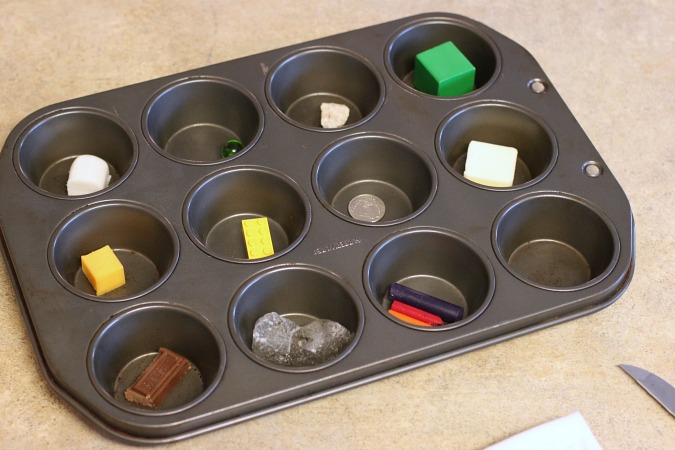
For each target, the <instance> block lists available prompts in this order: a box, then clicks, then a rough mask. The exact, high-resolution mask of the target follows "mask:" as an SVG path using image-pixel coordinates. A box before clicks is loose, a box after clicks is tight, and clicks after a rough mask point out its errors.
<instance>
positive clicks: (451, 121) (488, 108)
mask: <svg viewBox="0 0 675 450" xmlns="http://www.w3.org/2000/svg"><path fill="white" fill-rule="evenodd" d="M471 141H481V142H486V143H489V144H496V145H502V146H506V147H514V148H515V149H516V150H518V157H517V160H516V167H515V173H514V179H513V187H514V188H518V187H525V186H530V185H532V184H534V183H536V182H537V181H539V180H541V179H542V178H544V177H545V176H546V175H547V174H548V173H549V172H550V171H551V169H553V166H554V165H555V162H556V160H557V158H558V146H557V143H556V139H555V136H554V135H553V132H552V131H551V130H550V129H549V127H548V126H547V125H546V124H545V123H544V122H543V121H542V120H540V119H539V118H537V117H536V116H535V115H534V113H531V112H529V111H527V110H525V109H523V108H521V107H517V106H514V105H505V104H497V103H476V104H473V105H469V106H466V107H462V108H460V109H458V110H456V111H454V112H452V113H451V114H450V115H449V116H448V118H446V119H445V120H444V121H443V122H442V123H441V125H440V127H439V130H438V133H437V136H436V150H437V152H438V156H439V158H440V159H441V162H442V163H443V165H444V166H445V167H446V168H447V169H448V170H449V171H450V173H452V174H453V175H455V176H457V177H458V178H459V179H461V180H463V181H465V182H467V183H469V184H473V185H475V186H479V187H482V188H486V189H510V188H509V187H506V188H494V187H488V186H485V185H483V184H479V183H475V182H473V181H470V180H468V179H467V178H464V175H463V174H464V167H465V164H466V156H467V150H468V147H469V143H470V142H471Z"/></svg>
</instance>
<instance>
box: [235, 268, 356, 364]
mask: <svg viewBox="0 0 675 450" xmlns="http://www.w3.org/2000/svg"><path fill="white" fill-rule="evenodd" d="M270 312H276V313H277V314H279V315H280V316H282V317H286V318H288V319H291V320H293V321H294V322H295V323H297V324H298V325H300V326H303V325H306V324H307V323H309V322H311V321H313V320H316V319H327V320H331V321H333V322H337V323H339V324H340V325H342V326H343V327H345V328H346V329H347V330H349V331H350V332H351V334H352V338H351V342H350V343H349V344H348V345H347V347H346V348H345V349H344V350H343V351H342V352H341V353H340V354H339V355H338V356H336V357H335V358H334V359H332V360H330V361H326V362H325V363H323V364H318V365H315V366H300V367H292V366H283V365H279V364H275V363H272V362H269V361H266V360H265V359H263V358H261V357H259V356H257V355H256V354H255V353H253V350H252V339H253V329H254V327H255V323H256V321H257V320H258V319H259V318H260V317H261V316H263V315H265V314H267V313H270ZM363 327H364V318H363V307H362V305H361V302H360V300H359V299H358V297H357V295H356V293H355V292H354V291H353V289H352V288H351V287H350V286H349V285H348V284H347V283H345V281H343V280H342V279H341V278H340V277H339V276H338V275H336V274H334V273H331V272H329V271H328V270H326V269H323V268H321V267H315V266H309V265H287V266H277V267H272V268H270V269H268V270H266V271H264V272H261V273H259V274H257V275H255V276H254V277H253V278H251V279H250V280H248V281H247V282H246V283H244V285H243V286H242V287H241V288H240V289H239V290H238V291H237V293H236V294H235V296H234V298H233V299H232V306H231V308H230V314H229V328H230V331H231V332H232V336H233V337H234V339H235V342H236V343H237V346H238V347H239V348H240V349H241V350H242V351H243V352H244V353H245V354H246V355H247V356H248V357H249V358H251V359H253V360H254V361H256V362H257V363H259V364H261V365H263V366H265V367H268V368H270V369H273V370H278V371H281V372H290V373H302V372H314V371H318V370H321V369H325V368H326V367H328V366H331V365H333V364H335V363H337V362H338V361H340V360H341V359H342V358H345V357H346V356H347V355H348V354H349V353H350V352H351V351H352V349H353V348H354V347H355V346H356V345H357V343H358V341H359V338H360V336H361V333H362V331H363Z"/></svg>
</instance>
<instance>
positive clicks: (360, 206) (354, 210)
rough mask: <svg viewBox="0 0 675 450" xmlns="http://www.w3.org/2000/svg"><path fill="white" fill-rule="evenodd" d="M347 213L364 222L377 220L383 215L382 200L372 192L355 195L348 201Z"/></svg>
mask: <svg viewBox="0 0 675 450" xmlns="http://www.w3.org/2000/svg"><path fill="white" fill-rule="evenodd" d="M348 209H349V215H350V216H352V217H353V218H355V219H357V220H363V221H365V222H377V221H378V220H380V219H381V218H382V217H384V211H385V207H384V202H383V201H382V199H380V197H377V196H375V195H372V194H361V195H357V196H356V197H354V198H353V199H351V200H350V202H349V206H348Z"/></svg>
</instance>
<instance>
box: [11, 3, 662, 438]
mask: <svg viewBox="0 0 675 450" xmlns="http://www.w3.org/2000/svg"><path fill="white" fill-rule="evenodd" d="M432 11H445V12H452V13H457V14H462V15H465V16H468V17H470V18H473V19H475V20H478V21H480V22H483V23H485V24H486V25H488V26H489V27H491V28H493V29H495V30H497V31H498V32H500V33H502V34H504V35H506V36H507V37H509V38H511V39H513V40H514V41H516V42H517V43H519V44H521V45H522V46H524V47H525V48H526V49H528V50H529V51H530V52H531V53H532V54H533V55H534V57H535V58H536V59H537V61H538V62H539V63H540V64H541V66H542V67H543V69H544V70H545V71H546V74H547V75H548V77H549V78H550V80H551V81H552V83H553V84H554V86H555V87H556V89H557V90H558V91H559V92H560V94H561V96H562V97H563V99H564V100H565V102H566V103H567V105H568V106H569V108H570V109H571V111H572V113H573V114H574V115H575V117H576V118H577V120H578V121H579V123H580V124H581V126H582V127H583V128H584V130H585V131H586V133H587V134H588V136H589V137H590V139H591V140H592V141H593V143H594V145H595V146H596V148H597V149H598V150H599V151H600V153H601V154H602V156H603V158H604V160H605V162H606V163H607V165H608V167H609V168H610V169H611V171H612V173H613V174H614V176H615V177H616V178H617V179H618V181H619V182H620V183H621V185H622V187H623V188H624V190H625V192H626V194H627V196H628V198H629V200H630V201H631V205H632V208H633V214H634V216H635V222H636V230H637V269H636V272H635V275H634V278H633V281H632V283H631V285H630V287H629V288H628V290H627V292H626V293H625V294H624V295H623V296H622V297H621V298H620V299H619V300H618V301H617V302H616V303H615V304H613V305H611V306H610V307H609V308H606V309H603V310H601V311H599V312H597V313H595V314H592V315H590V316H586V317H583V318H580V319H577V320H574V321H571V322H567V323H564V324H562V325H558V326H555V327H552V328H548V329H545V330H542V331H538V332H535V333H532V334H528V335H525V336H522V337H518V338H516V339H512V340H510V341H507V342H503V343H500V344H497V345H493V346H490V347H487V348H484V349H481V350H477V351H474V352H471V353H468V354H465V355H462V356H458V357H455V358H452V359H449V360H446V361H443V362H439V363H436V364H432V365H430V366H427V367H424V368H420V369H417V370H413V371H410V372H407V373H405V374H402V375H397V376H394V377H390V378H387V379H385V380H381V381H377V382H374V383H370V384H368V385H366V386H362V387H358V388H355V389H352V390H349V391H347V392H343V393H340V394H336V395H332V396H329V397H327V398H323V399H320V400H317V401H313V402H310V403H306V404H303V405H300V406H297V407H293V408H290V409H287V410H284V411H281V412H277V413H274V414H270V415H267V416H264V417H260V418H257V419H254V420H250V421H247V422H244V423H241V424H238V425H235V426H232V427H229V428H226V429H222V430H218V431H215V432H212V433H208V434H205V435H202V436H198V437H196V438H194V439H191V440H188V441H183V442H181V443H178V444H175V445H172V447H173V448H183V447H184V448H188V447H189V448H217V447H221V448H441V447H442V448H453V449H454V448H457V449H479V448H483V447H485V446H487V445H489V444H492V443H494V442H497V441H499V440H501V439H504V438H506V437H508V436H511V435H513V434H515V433H518V432H520V431H523V430H525V429H527V428H530V427H533V426H535V425H538V424H541V423H543V422H546V421H549V420H552V419H555V418H558V417H561V416H565V415H568V414H571V413H573V412H575V411H579V412H581V414H582V415H583V416H584V418H585V419H586V421H587V422H588V424H589V426H590V428H591V429H592V431H593V432H594V434H595V436H596V437H597V439H598V441H599V442H600V444H601V445H602V446H603V447H604V448H606V449H619V448H626V449H627V448H631V449H638V448H642V449H665V448H672V446H673V445H674V443H675V421H674V419H673V417H671V416H670V415H669V414H668V413H667V412H666V411H665V410H664V409H663V408H662V407H661V406H660V405H659V404H657V403H656V402H655V401H654V400H653V399H652V398H651V397H649V396H648V395H647V394H646V393H645V392H644V391H643V390H642V389H641V388H640V387H639V386H638V385H637V384H636V383H634V382H633V381H632V380H631V379H630V378H628V377H627V375H626V374H625V373H623V371H622V370H620V369H619V368H618V367H617V364H619V363H628V364H633V365H637V366H641V367H644V368H646V369H649V370H651V371H653V372H655V373H657V374H659V375H660V376H661V377H662V378H665V379H666V380H669V381H670V382H671V383H675V358H674V357H673V347H674V344H675V315H674V314H673V309H674V306H675V300H674V299H673V294H674V293H675V289H673V288H674V287H675V283H674V282H673V267H675V257H674V255H675V251H674V250H675V249H674V247H675V245H674V233H673V229H674V228H675V201H674V200H673V186H675V183H674V181H675V179H674V177H673V172H674V171H675V164H674V161H675V160H674V158H673V156H672V155H673V141H674V140H675V133H674V132H673V130H674V129H675V127H674V122H675V101H674V100H675V97H674V96H673V86H675V58H673V55H675V3H673V2H669V1H665V0H664V1H660V0H634V1H623V0H622V1H599V2H584V1H568V0H565V1H549V2H541V1H503V2H491V1H458V2H438V1H436V2H434V1H427V0H418V1H415V2H403V1H390V2H386V1H373V2H357V1H353V0H345V1H337V2H318V1H310V0H300V1H293V2H291V1H287V2H268V1H259V0H253V1H248V2H226V1H222V2H218V1H215V0H201V1H198V2H176V1H155V0H152V1H146V2H109V1H102V0H95V1H91V2H77V1H59V2H57V1H46V0H35V1H30V2H23V1H15V0H2V1H0V17H1V18H2V20H0V94H1V95H0V138H1V140H2V141H3V142H4V140H5V139H6V137H7V135H8V134H9V132H10V131H11V130H12V128H13V127H14V126H15V125H16V124H17V123H18V122H19V121H20V120H21V119H23V118H24V117H25V116H27V115H28V114H30V113H31V112H33V111H35V110H36V109H38V108H41V107H43V106H46V105H49V104H53V103H56V102H60V101H65V100H69V99H72V98H76V97H80V96H84V95H87V94H92V93H97V92H101V91H105V90H108V89H112V88H117V87H122V86H126V85H130V84H133V83H137V82H142V81H146V80H149V79H153V78H157V77H160V76H164V75H170V74H173V73H177V72H181V71H185V70H189V69H193V68H198V67H203V66H206V65H209V64H214V63H218V62H222V61H227V60H231V59H234V58H238V57H242V56H246V55H251V54H255V53H259V52H263V51H267V50H272V49H275V48H279V47H282V46H285V45H290V44H295V43H300V42H304V41H308V40H310V39H315V38H320V37H325V36H329V35H332V34H335V33H339V32H344V31H349V30H354V29H357V28H361V27H365V26H369V25H375V24H378V23H381V22H385V21H389V20H394V19H398V18H403V17H406V16H409V15H413V14H417V13H423V12H432ZM0 213H2V214H15V213H16V214H20V213H21V212H20V211H1V212H0ZM0 323H2V326H1V327H0V360H1V361H2V363H1V365H0V447H1V448H58V447H62V448H114V447H121V445H120V444H117V443H115V442H114V441H112V440H110V439H109V438H108V437H105V436H103V435H102V434H100V433H99V432H97V431H96V430H95V429H94V428H93V427H92V426H90V425H89V423H88V422H86V421H85V420H84V419H83V418H82V417H81V416H80V415H79V414H78V413H76V412H75V410H74V409H73V408H72V407H70V406H69V405H68V404H67V403H66V402H65V401H63V400H61V399H60V397H58V396H57V395H56V394H54V392H52V391H51V389H50V388H49V386H48V384H47V383H46V382H45V380H44V378H43V375H42V373H41V372H40V369H39V366H38V364H37V361H36V358H35V354H34V351H33V348H32V346H31V343H30V338H29V336H28V333H27V330H26V327H25V324H24V321H23V318H22V316H21V313H20V311H19V308H18V306H17V302H16V298H15V295H14V292H13V290H12V288H11V285H10V282H9V279H8V276H7V273H6V268H5V266H4V264H3V265H0Z"/></svg>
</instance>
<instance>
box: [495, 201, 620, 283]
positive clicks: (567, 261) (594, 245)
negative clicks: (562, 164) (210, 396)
mask: <svg viewBox="0 0 675 450" xmlns="http://www.w3.org/2000/svg"><path fill="white" fill-rule="evenodd" d="M492 241H493V245H494V248H495V252H496V253H497V255H498V257H499V259H500V261H501V262H502V264H503V265H504V267H506V268H507V269H508V270H509V271H510V272H511V273H512V274H513V275H515V276H516V277H518V278H520V279H521V280H523V281H524V282H526V283H528V284H531V285H533V286H536V287H539V288H542V289H548V290H555V291H570V290H579V289H584V288H587V287H589V286H592V285H593V284H595V283H598V282H599V281H601V280H602V279H603V278H605V277H606V276H607V275H608V274H609V273H610V272H611V270H612V269H613V268H614V266H615V265H616V262H617V259H618V257H619V240H618V237H617V233H616V229H615V228H614V226H613V225H612V223H611V222H610V221H609V219H607V217H606V216H605V215H604V214H603V213H602V212H601V211H599V210H598V209H597V208H596V207H594V206H592V205H591V204H589V203H588V202H586V201H583V200H582V199H579V198H576V197H573V196H570V195H566V194H559V193H537V194H534V195H530V196H526V197H523V198H520V199H518V200H516V201H514V202H513V203H511V204H510V205H508V206H507V207H506V208H504V210H503V211H502V212H501V213H500V214H499V216H498V217H497V219H496V221H495V225H494V229H493V233H492Z"/></svg>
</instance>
